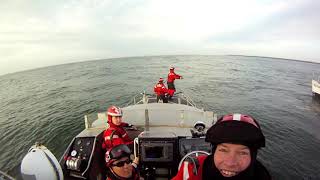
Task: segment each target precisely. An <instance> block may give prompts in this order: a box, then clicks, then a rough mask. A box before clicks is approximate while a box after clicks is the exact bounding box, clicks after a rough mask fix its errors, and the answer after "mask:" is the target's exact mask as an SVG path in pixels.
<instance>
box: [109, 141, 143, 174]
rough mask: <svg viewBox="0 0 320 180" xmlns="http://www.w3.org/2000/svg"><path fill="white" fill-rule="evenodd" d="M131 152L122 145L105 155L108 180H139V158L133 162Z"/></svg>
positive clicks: (111, 149) (114, 147)
mask: <svg viewBox="0 0 320 180" xmlns="http://www.w3.org/2000/svg"><path fill="white" fill-rule="evenodd" d="M130 155H131V151H130V149H129V147H128V146H127V145H125V144H120V145H117V146H113V147H112V148H110V149H109V150H108V151H107V152H106V154H105V162H106V166H107V174H106V175H107V180H118V179H119V180H122V179H123V180H124V179H126V180H139V179H140V176H139V172H138V170H137V166H138V161H139V160H138V158H135V159H134V160H133V162H132V160H131V159H130Z"/></svg>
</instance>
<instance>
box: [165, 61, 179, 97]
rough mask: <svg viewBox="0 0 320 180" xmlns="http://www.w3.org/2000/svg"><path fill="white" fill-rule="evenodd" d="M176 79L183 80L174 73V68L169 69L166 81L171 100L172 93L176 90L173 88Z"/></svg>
mask: <svg viewBox="0 0 320 180" xmlns="http://www.w3.org/2000/svg"><path fill="white" fill-rule="evenodd" d="M176 79H183V78H182V76H180V75H179V74H176V73H175V72H174V67H171V68H170V72H169V74H168V80H167V85H168V94H169V99H171V98H172V96H173V94H174V92H175V91H176V88H175V86H174V80H176Z"/></svg>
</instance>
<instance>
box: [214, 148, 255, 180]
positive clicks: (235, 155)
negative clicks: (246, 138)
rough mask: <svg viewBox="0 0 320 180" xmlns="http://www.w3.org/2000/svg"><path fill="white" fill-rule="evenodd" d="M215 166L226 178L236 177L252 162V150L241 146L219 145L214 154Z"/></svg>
mask: <svg viewBox="0 0 320 180" xmlns="http://www.w3.org/2000/svg"><path fill="white" fill-rule="evenodd" d="M213 159H214V164H215V165H216V167H217V169H218V170H219V171H220V173H221V174H222V175H223V176H224V177H232V176H236V175H237V174H239V173H240V172H242V171H244V170H245V169H247V168H248V167H249V165H250V162H251V155H250V149H249V148H248V147H247V146H244V145H241V144H230V143H222V144H219V145H218V146H217V148H216V151H215V153H214V157H213Z"/></svg>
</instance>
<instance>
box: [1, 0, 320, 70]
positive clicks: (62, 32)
mask: <svg viewBox="0 0 320 180" xmlns="http://www.w3.org/2000/svg"><path fill="white" fill-rule="evenodd" d="M319 7H320V2H314V1H311V0H305V1H298V0H293V1H290V2H289V1H285V0H278V1H267V0H265V1H258V0H244V1H234V0H226V1H215V0H202V1H183V0H176V1H172V0H170V1H169V0H162V1H153V0H152V1H150V0H149V1H147V0H127V1H114V0H70V1H64V0H56V1H38V0H32V1H20V0H10V1H9V0H5V1H3V2H2V6H1V7H0V22H1V23H0V52H1V53H0V56H1V57H0V61H1V63H2V64H5V65H3V66H1V67H0V72H2V73H8V72H14V71H19V70H23V69H30V68H36V67H42V66H49V65H54V64H61V63H69V62H75V61H83V60H88V59H102V58H111V57H124V56H145V55H166V54H244V55H261V56H276V57H283V58H293V59H301V60H311V61H319V62H320V58H319V56H320V54H319V52H320V50H319V48H318V44H319V36H320V34H319V33H318V32H319V30H320V29H319V27H320V21H318V17H319V15H320V14H319V13H320V12H319V11H318V9H319Z"/></svg>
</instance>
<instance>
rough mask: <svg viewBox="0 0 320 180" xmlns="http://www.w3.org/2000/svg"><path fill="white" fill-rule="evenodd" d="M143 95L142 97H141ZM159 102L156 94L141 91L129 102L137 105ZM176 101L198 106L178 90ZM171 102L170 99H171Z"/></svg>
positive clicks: (174, 99)
mask: <svg viewBox="0 0 320 180" xmlns="http://www.w3.org/2000/svg"><path fill="white" fill-rule="evenodd" d="M141 96H142V97H141ZM155 102H157V97H156V95H155V94H147V93H146V92H143V93H140V94H137V95H135V96H134V97H133V98H132V99H131V100H130V101H129V102H128V103H127V104H126V106H129V105H136V104H148V103H155ZM172 102H174V103H177V104H185V105H188V106H193V107H195V108H197V105H196V104H195V103H194V101H193V100H192V99H191V98H190V97H189V96H187V95H185V94H184V93H183V92H178V93H176V94H175V96H174V97H173V101H172ZM169 103H170V101H169Z"/></svg>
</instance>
